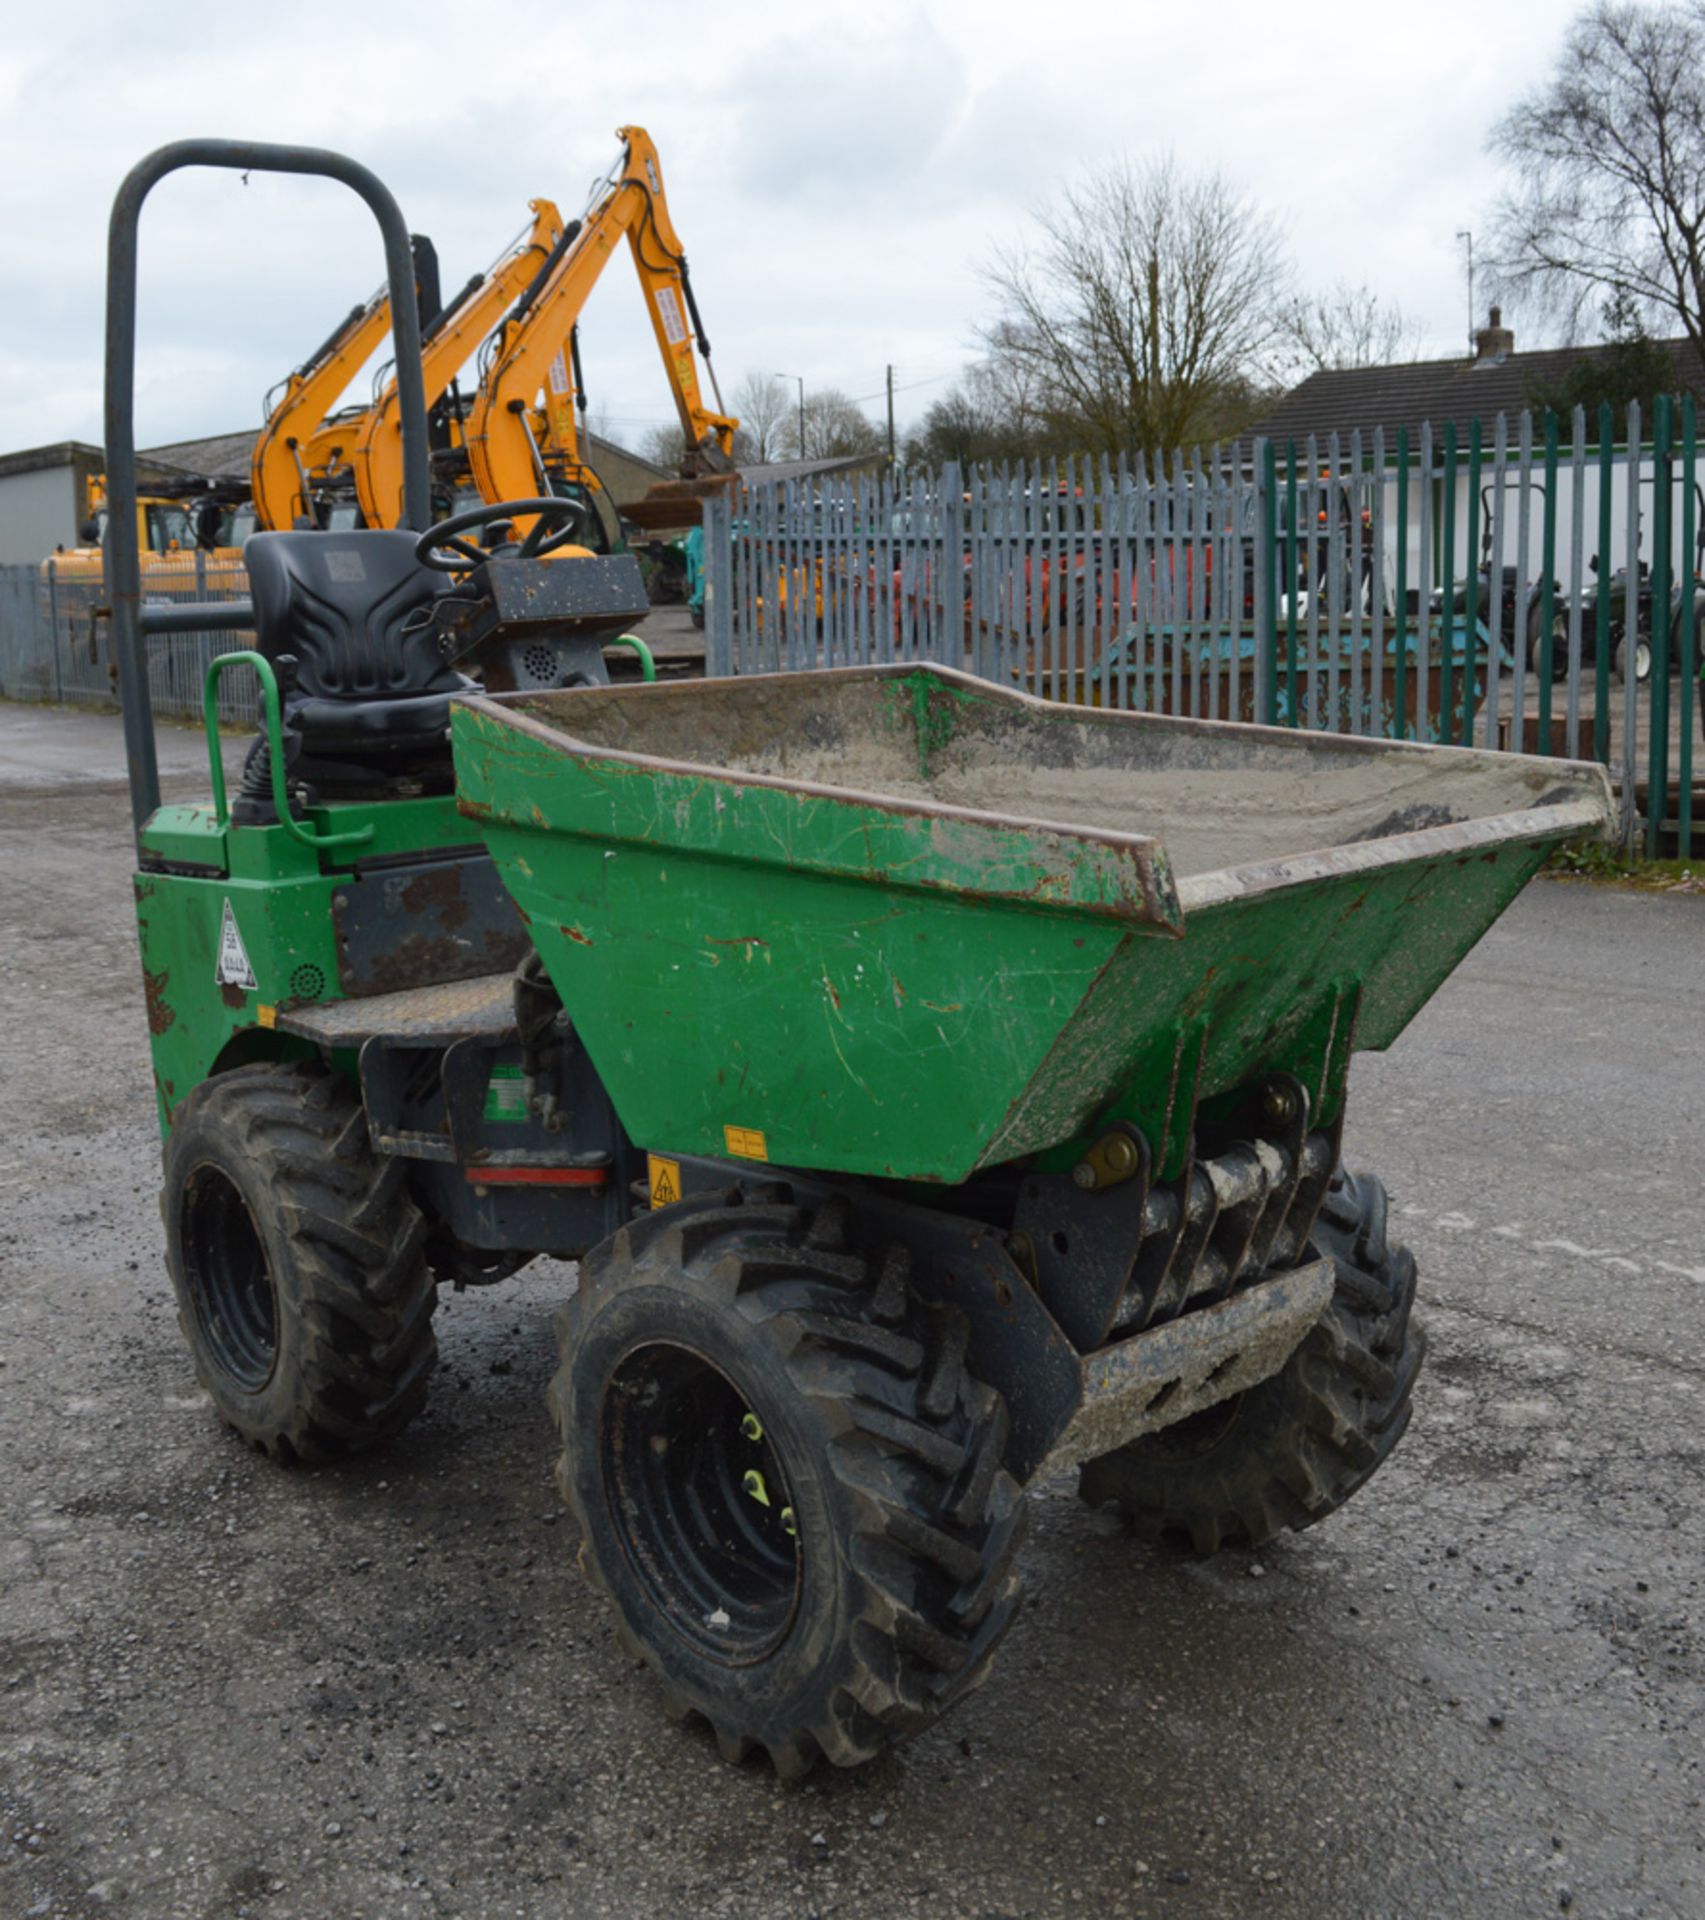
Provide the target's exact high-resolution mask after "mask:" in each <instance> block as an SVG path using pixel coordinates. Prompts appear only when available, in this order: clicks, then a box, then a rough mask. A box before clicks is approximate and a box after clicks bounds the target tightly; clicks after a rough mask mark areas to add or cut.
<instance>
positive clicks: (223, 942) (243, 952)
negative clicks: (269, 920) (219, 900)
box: [213, 900, 255, 993]
mask: <svg viewBox="0 0 1705 1920" xmlns="http://www.w3.org/2000/svg"><path fill="white" fill-rule="evenodd" d="M213 980H214V984H215V985H216V986H221V987H241V988H242V989H243V991H244V992H245V993H253V992H254V990H255V970H254V968H253V967H251V966H250V965H249V955H248V949H247V948H246V947H245V946H244V945H243V936H242V935H241V934H240V933H239V932H238V931H237V916H236V915H235V914H234V913H233V912H232V911H231V902H230V901H229V900H227V901H226V902H225V916H224V918H223V919H222V920H221V921H220V923H219V964H218V966H216V967H215V968H214V969H213Z"/></svg>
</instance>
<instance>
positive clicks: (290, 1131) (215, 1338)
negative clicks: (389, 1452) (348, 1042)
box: [162, 1063, 437, 1463]
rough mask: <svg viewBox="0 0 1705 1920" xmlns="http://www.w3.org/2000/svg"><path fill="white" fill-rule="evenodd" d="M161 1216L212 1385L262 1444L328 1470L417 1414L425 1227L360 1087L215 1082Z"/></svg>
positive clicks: (181, 1141) (335, 1081)
mask: <svg viewBox="0 0 1705 1920" xmlns="http://www.w3.org/2000/svg"><path fill="white" fill-rule="evenodd" d="M162 1207H163V1211H164V1214H165V1223H166V1259H167V1264H168V1266H169V1268H170V1270H171V1276H172V1286H173V1288H174V1290H175V1291H176V1294H177V1301H178V1322H179V1325H180V1326H181V1327H182V1328H183V1334H184V1338H185V1340H186V1341H187V1342H188V1344H189V1349H190V1353H191V1354H192V1356H193V1357H194V1360H195V1372H196V1378H197V1379H198V1380H199V1381H200V1382H201V1384H202V1386H203V1387H205V1388H206V1390H207V1392H208V1393H209V1394H210V1395H211V1396H212V1399H213V1404H214V1406H215V1407H216V1408H217V1409H218V1411H219V1414H220V1417H221V1418H222V1419H223V1420H225V1421H226V1423H227V1424H228V1425H230V1426H231V1427H233V1428H235V1430H236V1431H237V1432H238V1433H239V1434H241V1435H242V1436H243V1438H244V1439H245V1440H247V1441H249V1442H250V1443H251V1444H253V1445H255V1446H257V1447H262V1448H264V1449H265V1450H266V1452H268V1453H269V1454H271V1455H273V1457H274V1458H275V1459H279V1460H286V1461H288V1460H301V1461H306V1462H310V1463H319V1462H324V1461H328V1460H334V1459H336V1458H338V1457H339V1456H340V1455H343V1454H348V1453H354V1452H357V1451H359V1450H360V1449H361V1448H363V1447H366V1446H370V1445H371V1444H372V1443H373V1442H374V1441H376V1440H380V1439H383V1438H385V1437H386V1436H387V1435H390V1434H393V1433H395V1432H397V1431H398V1430H399V1429H400V1428H401V1427H402V1426H404V1425H405V1424H406V1423H407V1422H408V1420H409V1419H410V1418H411V1417H412V1416H413V1415H414V1414H415V1413H416V1412H417V1411H418V1409H419V1407H420V1405H421V1403H422V1401H423V1400H424V1399H425V1397H426V1384H427V1378H428V1376H429V1375H430V1373H431V1371H432V1367H433V1363H434V1361H435V1360H436V1358H437V1344H436V1342H435V1341H434V1339H433V1333H432V1311H433V1308H434V1306H435V1305H436V1302H437V1290H436V1288H435V1287H434V1285H433V1280H432V1275H431V1273H430V1271H429V1269H428V1267H427V1264H426V1260H425V1256H424V1246H425V1240H426V1223H425V1221H424V1220H423V1219H422V1217H421V1215H420V1212H419V1210H418V1209H417V1208H416V1207H415V1205H414V1203H413V1201H412V1200H410V1198H409V1196H408V1192H407V1189H406V1187H405V1185H404V1168H403V1163H402V1162H401V1161H399V1160H395V1159H390V1158H385V1157H381V1156H380V1155H377V1154H375V1153H374V1152H373V1149H372V1147H371V1146H370V1145H369V1143H368V1138H367V1123H366V1119H365V1117H364V1115H363V1113H362V1110H361V1105H360V1102H359V1101H358V1100H357V1098H356V1097H355V1094H354V1092H353V1090H352V1089H351V1088H350V1086H349V1085H348V1083H347V1082H346V1081H345V1080H343V1079H342V1078H341V1077H339V1076H337V1075H335V1074H332V1073H329V1072H327V1071H326V1070H325V1069H323V1068H321V1067H318V1066H314V1065H309V1064H290V1065H285V1064H274V1063H269V1064H265V1065H260V1066H250V1067H239V1068H237V1069H236V1070H235V1071H234V1072H231V1073H224V1074H220V1075H218V1076H217V1077H215V1078H214V1079H212V1080H207V1081H204V1082H203V1083H202V1084H201V1085H200V1086H199V1087H197V1088H196V1089H195V1091H194V1092H193V1093H191V1094H190V1095H189V1097H188V1098H187V1099H186V1100H185V1101H184V1102H183V1104H182V1105H181V1106H180V1107H179V1108H178V1110H177V1113H176V1114H175V1116H174V1118H173V1124H172V1130H171V1133H170V1135H169V1136H168V1138H167V1141H166V1151H165V1168H164V1191H163V1198H162Z"/></svg>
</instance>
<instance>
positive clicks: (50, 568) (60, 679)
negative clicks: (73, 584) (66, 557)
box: [47, 560, 65, 707]
mask: <svg viewBox="0 0 1705 1920" xmlns="http://www.w3.org/2000/svg"><path fill="white" fill-rule="evenodd" d="M47 645H48V651H49V652H50V653H51V654H52V655H53V702H54V705H55V706H59V707H62V706H64V704H65V666H64V662H63V661H62V660H61V659H60V657H59V562H58V561H57V560H50V561H48V563H47Z"/></svg>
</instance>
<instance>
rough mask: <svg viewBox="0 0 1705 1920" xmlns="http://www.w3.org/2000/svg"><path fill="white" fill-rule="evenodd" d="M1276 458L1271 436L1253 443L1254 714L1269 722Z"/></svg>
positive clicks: (1274, 642)
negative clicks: (1268, 438)
mask: <svg viewBox="0 0 1705 1920" xmlns="http://www.w3.org/2000/svg"><path fill="white" fill-rule="evenodd" d="M1277 490H1278V473H1277V461H1276V459H1275V457H1274V453H1273V443H1272V441H1271V440H1257V441H1256V443H1255V538H1254V542H1253V545H1254V549H1255V551H1254V555H1253V558H1252V562H1251V564H1252V565H1253V567H1254V569H1255V717H1256V718H1257V719H1258V720H1264V721H1265V722H1266V723H1267V725H1268V726H1273V725H1274V724H1275V723H1276V722H1277V720H1278V717H1279V715H1278V685H1277V682H1278V674H1277V671H1276V670H1277V667H1278V658H1279V623H1278V618H1277V615H1278V607H1277V605H1276V603H1275V600H1274V595H1273V582H1274V580H1275V579H1276V578H1277V574H1278V564H1277V559H1278V556H1277V548H1278V531H1279V527H1278V512H1277V501H1276V498H1275V495H1276V493H1277Z"/></svg>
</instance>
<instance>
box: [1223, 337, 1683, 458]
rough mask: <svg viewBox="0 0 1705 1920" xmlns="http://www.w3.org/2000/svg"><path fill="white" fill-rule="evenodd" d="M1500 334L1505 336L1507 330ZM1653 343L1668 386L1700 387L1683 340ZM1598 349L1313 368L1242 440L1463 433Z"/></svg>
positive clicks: (1527, 398)
mask: <svg viewBox="0 0 1705 1920" xmlns="http://www.w3.org/2000/svg"><path fill="white" fill-rule="evenodd" d="M1504 337H1505V338H1506V339H1508V338H1511V336H1510V335H1509V334H1508V333H1507V331H1506V332H1505V333H1504ZM1481 338H1482V340H1484V339H1485V338H1486V335H1484V334H1482V336H1481ZM1653 344H1654V345H1656V346H1659V347H1661V348H1663V349H1664V351H1665V352H1667V353H1668V354H1669V356H1670V360H1671V363H1672V364H1673V366H1674V368H1675V380H1674V386H1673V388H1672V391H1674V392H1676V393H1700V392H1705V371H1702V369H1701V367H1700V363H1699V359H1698V356H1697V355H1696V354H1695V352H1694V349H1693V344H1692V342H1691V341H1688V340H1659V341H1655V342H1654V343H1653ZM1602 351H1603V349H1602V347H1547V348H1543V349H1540V350H1538V351H1536V352H1532V353H1516V352H1515V351H1513V349H1512V350H1506V351H1494V352H1490V353H1484V352H1483V353H1480V354H1477V355H1476V356H1475V358H1474V359H1472V360H1467V359H1458V360H1416V361H1411V362H1410V363H1409V364H1408V365H1400V366H1391V367H1343V368H1339V369H1337V370H1336V371H1334V372H1330V373H1313V374H1310V375H1309V377H1308V378H1307V379H1306V380H1304V381H1303V382H1302V383H1301V384H1300V385H1299V386H1295V387H1292V389H1291V390H1290V392H1289V393H1287V394H1286V395H1285V396H1284V398H1283V399H1282V400H1280V401H1279V403H1278V404H1277V405H1276V406H1275V407H1274V408H1273V410H1272V412H1270V413H1269V414H1268V415H1267V416H1266V418H1265V419H1264V420H1261V421H1260V422H1258V423H1257V425H1256V426H1254V427H1253V428H1252V429H1251V430H1250V437H1251V438H1262V437H1264V438H1266V439H1269V440H1276V441H1278V442H1279V443H1280V445H1281V446H1282V445H1283V444H1284V443H1285V442H1286V441H1288V440H1295V441H1296V442H1297V443H1298V444H1299V445H1300V444H1301V442H1302V441H1304V440H1305V439H1306V438H1307V437H1308V436H1309V435H1310V434H1311V433H1312V434H1313V435H1315V437H1316V439H1317V440H1320V439H1324V438H1325V437H1326V436H1327V435H1328V434H1333V433H1336V434H1338V435H1340V436H1341V437H1343V436H1348V435H1349V434H1351V433H1354V432H1355V431H1356V430H1357V429H1358V428H1359V429H1360V430H1361V432H1362V434H1363V436H1364V438H1365V437H1367V436H1369V435H1371V434H1372V432H1373V430H1374V429H1375V428H1376V427H1383V428H1384V429H1385V431H1386V435H1387V438H1388V439H1389V438H1390V436H1392V435H1393V434H1395V433H1396V431H1397V429H1398V428H1399V427H1408V428H1409V429H1410V431H1411V432H1414V431H1415V430H1416V429H1418V428H1419V427H1420V426H1421V425H1422V424H1423V423H1425V422H1431V424H1432V425H1433V427H1434V428H1435V429H1442V428H1443V426H1444V424H1445V422H1446V421H1447V420H1452V421H1455V423H1456V426H1457V430H1458V432H1459V433H1460V432H1466V430H1467V427H1468V423H1469V422H1470V421H1472V420H1480V421H1487V420H1490V419H1491V418H1492V417H1493V416H1494V415H1495V414H1499V413H1509V414H1515V413H1520V412H1521V411H1522V409H1523V408H1525V407H1527V406H1529V405H1530V404H1531V395H1532V394H1533V392H1534V390H1535V389H1536V388H1539V387H1551V386H1555V385H1557V384H1558V383H1559V382H1560V381H1561V380H1562V379H1563V377H1564V376H1565V375H1566V374H1568V373H1569V372H1570V371H1571V370H1572V369H1573V368H1575V367H1577V366H1579V365H1580V363H1581V362H1582V361H1583V360H1590V359H1592V358H1593V357H1594V356H1595V355H1596V354H1598V353H1600V352H1602Z"/></svg>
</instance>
